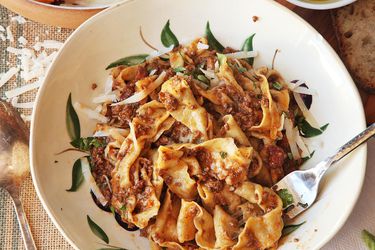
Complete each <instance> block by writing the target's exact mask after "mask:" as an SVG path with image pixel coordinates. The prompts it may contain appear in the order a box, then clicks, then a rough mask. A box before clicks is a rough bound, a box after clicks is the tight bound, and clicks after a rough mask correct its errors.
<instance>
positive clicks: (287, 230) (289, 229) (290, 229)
mask: <svg viewBox="0 0 375 250" xmlns="http://www.w3.org/2000/svg"><path fill="white" fill-rule="evenodd" d="M305 223H306V221H304V222H302V223H300V224H296V225H285V226H284V228H283V232H282V236H287V235H288V234H291V233H293V232H294V231H296V230H297V229H298V228H299V227H300V226H302V225H303V224H305Z"/></svg>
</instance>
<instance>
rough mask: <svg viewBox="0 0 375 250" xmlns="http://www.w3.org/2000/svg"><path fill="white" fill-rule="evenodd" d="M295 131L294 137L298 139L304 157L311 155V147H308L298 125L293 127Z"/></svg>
mask: <svg viewBox="0 0 375 250" xmlns="http://www.w3.org/2000/svg"><path fill="white" fill-rule="evenodd" d="M293 131H294V138H295V139H296V144H297V146H298V147H299V148H300V149H301V151H302V155H301V156H302V157H307V156H310V152H309V149H308V148H307V147H306V145H305V142H304V141H303V139H302V137H301V136H300V135H299V130H298V128H297V127H295V128H293Z"/></svg>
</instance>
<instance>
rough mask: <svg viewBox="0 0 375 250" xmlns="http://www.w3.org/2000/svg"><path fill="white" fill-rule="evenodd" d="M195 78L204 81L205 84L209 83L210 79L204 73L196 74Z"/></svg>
mask: <svg viewBox="0 0 375 250" xmlns="http://www.w3.org/2000/svg"><path fill="white" fill-rule="evenodd" d="M197 79H198V80H199V81H201V82H204V83H205V84H207V85H210V80H208V78H207V77H206V76H205V75H197Z"/></svg>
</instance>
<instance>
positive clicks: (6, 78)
mask: <svg viewBox="0 0 375 250" xmlns="http://www.w3.org/2000/svg"><path fill="white" fill-rule="evenodd" d="M19 70H20V69H19V68H16V67H12V68H10V69H9V70H8V71H7V72H5V73H4V74H3V75H2V76H1V78H0V88H1V87H2V86H3V85H4V84H5V83H7V82H8V81H9V80H10V79H11V78H12V77H13V76H14V75H16V74H17V73H18V71H19Z"/></svg>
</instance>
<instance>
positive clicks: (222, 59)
mask: <svg viewBox="0 0 375 250" xmlns="http://www.w3.org/2000/svg"><path fill="white" fill-rule="evenodd" d="M216 56H217V60H218V61H219V66H221V65H223V63H224V62H225V61H226V60H227V57H226V56H225V55H224V54H220V53H216Z"/></svg>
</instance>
